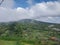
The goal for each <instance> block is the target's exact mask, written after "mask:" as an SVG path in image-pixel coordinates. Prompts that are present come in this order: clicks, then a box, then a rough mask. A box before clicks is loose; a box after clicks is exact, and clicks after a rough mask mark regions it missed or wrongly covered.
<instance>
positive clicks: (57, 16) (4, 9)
mask: <svg viewBox="0 0 60 45" xmlns="http://www.w3.org/2000/svg"><path fill="white" fill-rule="evenodd" d="M1 1H2V0H0V2H1ZM21 19H35V20H39V21H45V22H52V23H60V1H59V0H4V1H3V3H2V4H1V5H0V22H8V21H17V20H21Z"/></svg>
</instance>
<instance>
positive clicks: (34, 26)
mask: <svg viewBox="0 0 60 45" xmlns="http://www.w3.org/2000/svg"><path fill="white" fill-rule="evenodd" d="M51 37H55V38H56V40H57V41H55V40H54V41H53V40H51V39H50V38H51ZM0 39H2V40H15V41H18V42H19V41H21V42H27V43H31V44H37V45H48V44H50V45H54V44H58V42H59V41H60V24H54V23H47V22H41V21H37V20H32V19H23V20H20V21H15V22H7V23H0ZM58 39H59V40H58ZM18 45H19V44H18Z"/></svg>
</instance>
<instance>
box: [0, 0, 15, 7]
mask: <svg viewBox="0 0 60 45" xmlns="http://www.w3.org/2000/svg"><path fill="white" fill-rule="evenodd" d="M0 2H1V0H0ZM13 6H14V0H4V1H3V3H2V4H1V7H6V8H12V7H13Z"/></svg>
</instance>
